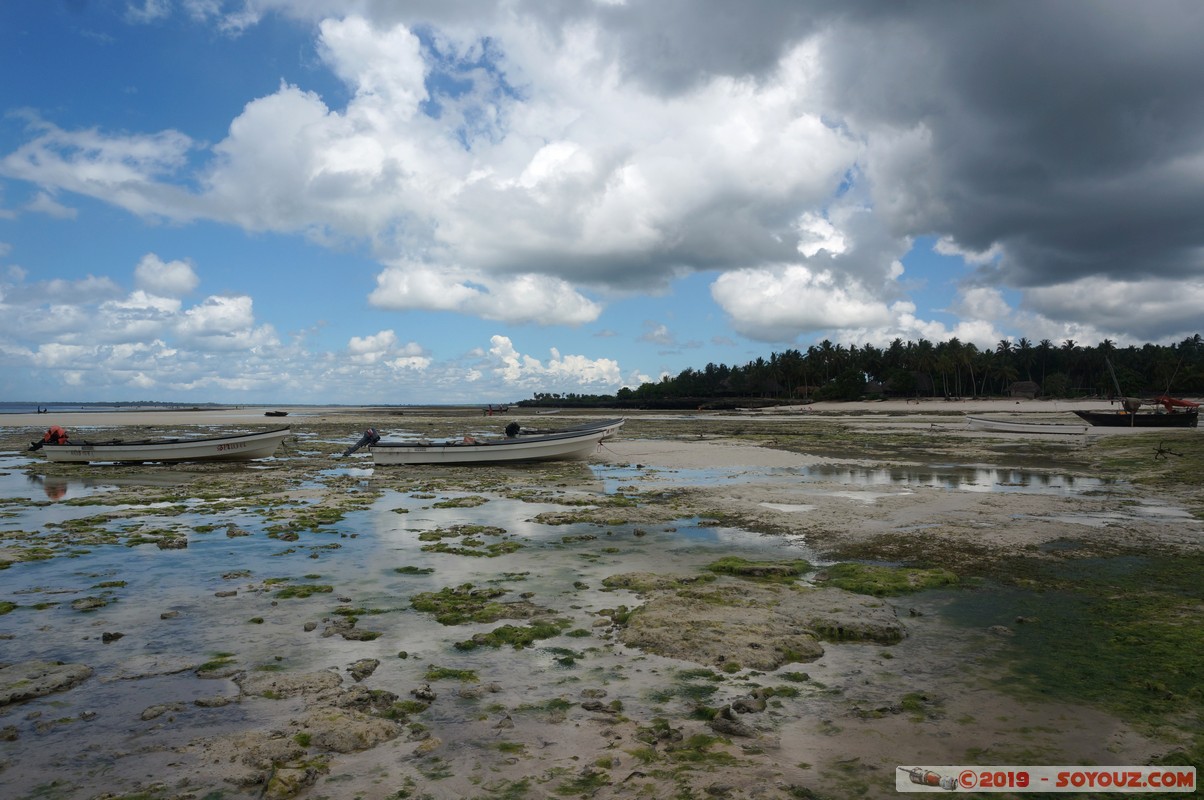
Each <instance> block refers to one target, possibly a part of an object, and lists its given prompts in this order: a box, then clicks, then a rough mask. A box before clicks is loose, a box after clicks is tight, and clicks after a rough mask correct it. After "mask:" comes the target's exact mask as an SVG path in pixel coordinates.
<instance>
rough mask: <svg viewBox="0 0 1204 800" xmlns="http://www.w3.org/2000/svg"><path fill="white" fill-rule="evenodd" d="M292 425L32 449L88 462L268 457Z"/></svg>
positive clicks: (49, 444)
mask: <svg viewBox="0 0 1204 800" xmlns="http://www.w3.org/2000/svg"><path fill="white" fill-rule="evenodd" d="M290 433H291V430H290V428H288V427H284V428H276V429H273V430H269V431H257V432H255V433H238V434H231V435H228V436H204V437H197V438H175V439H143V440H138V441H135V440H126V439H112V440H110V441H103V442H102V441H97V442H89V441H77V440H74V439H71V438H68V440H67V441H66V442H60V443H54V442H48V441H42V442H34V444H33V445H32V446H31V447H30V448H29V449H30V450H42V451H43V452H45V453H46V460H47V461H67V462H77V463H88V462H94V461H103V462H115V463H124V464H131V463H132V464H137V463H143V462H151V461H153V462H175V461H250V460H252V459H256V458H267V457H268V456H270V455H272V454H273V453H275V452H276V448H278V447H279V446H280V443H281V442H283V441H284V440H285V439H286V438H288V436H289V434H290Z"/></svg>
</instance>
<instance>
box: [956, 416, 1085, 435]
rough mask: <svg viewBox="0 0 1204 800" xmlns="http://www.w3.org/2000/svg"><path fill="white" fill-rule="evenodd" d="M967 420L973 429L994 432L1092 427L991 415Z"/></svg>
mask: <svg viewBox="0 0 1204 800" xmlns="http://www.w3.org/2000/svg"><path fill="white" fill-rule="evenodd" d="M966 422H967V423H968V424H969V426H970V428H971V429H972V430H976V431H992V432H994V433H1058V434H1071V435H1075V434H1084V433H1086V432H1087V431H1088V430H1090V429H1091V426H1090V425H1080V424H1076V423H1057V422H1024V421H1022V420H1015V419H990V418H989V417H969V416H968V417H966Z"/></svg>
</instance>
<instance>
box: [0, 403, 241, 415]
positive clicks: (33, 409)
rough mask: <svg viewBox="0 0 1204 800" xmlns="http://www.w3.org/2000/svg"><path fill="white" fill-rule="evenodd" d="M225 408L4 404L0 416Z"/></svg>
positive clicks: (214, 406) (172, 404) (122, 404)
mask: <svg viewBox="0 0 1204 800" xmlns="http://www.w3.org/2000/svg"><path fill="white" fill-rule="evenodd" d="M152 408H153V409H169V410H170V409H181V408H226V406H219V405H215V404H213V403H199V404H198V403H4V402H0V414H36V413H38V411H39V410H44V411H46V412H47V413H49V414H53V413H54V412H56V411H142V410H147V409H152Z"/></svg>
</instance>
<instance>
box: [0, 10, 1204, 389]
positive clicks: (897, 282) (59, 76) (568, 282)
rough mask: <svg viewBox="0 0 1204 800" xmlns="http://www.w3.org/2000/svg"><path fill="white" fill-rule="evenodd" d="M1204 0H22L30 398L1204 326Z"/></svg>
mask: <svg viewBox="0 0 1204 800" xmlns="http://www.w3.org/2000/svg"><path fill="white" fill-rule="evenodd" d="M1201 41H1204V4H1201V3H1199V2H1197V0H1184V1H1183V2H1175V1H1172V0H1146V1H1145V2H1141V3H1135V2H1130V0H1123V1H1122V0H1060V2H1057V3H1049V2H1044V0H1007V2H1004V1H1003V0H995V1H994V2H990V1H988V2H974V3H967V2H954V1H952V0H950V1H949V2H941V1H940V0H926V1H925V2H909V0H883V1H882V2H858V0H831V1H830V2H824V1H820V0H815V1H814V2H806V1H804V0H780V1H775V0H750V2H746V3H745V2H741V3H734V2H729V0H689V2H687V1H686V0H626V2H624V0H500V1H499V0H490V1H485V0H480V1H477V0H464V1H463V2H454V3H449V2H446V1H445V0H408V1H407V2H398V1H396V0H44V1H43V2H19V1H10V2H0V76H3V77H2V79H0V400H8V401H37V402H56V401H58V402H71V401H137V400H149V401H165V402H168V401H170V402H222V403H265V404H283V403H315V404H323V403H346V404H378V403H389V404H426V403H449V404H459V403H494V402H514V401H517V400H522V399H526V398H531V397H533V396H534V394H535V393H580V394H613V393H615V392H617V391H618V390H619V389H621V388H623V387H629V388H636V387H638V386H639V385H640V384H642V383H646V382H656V381H659V380H661V379H662V378H663V377H665V376H675V375H677V374H678V373H680V372H681V371H682V370H684V369H686V368H695V369H702V368H704V367H705V366H706V365H707V364H708V363H714V364H727V365H729V366H736V365H743V364H746V363H748V362H750V361H752V360H755V359H756V358H758V357H768V356H769V355H770V354H771V353H774V352H779V353H780V352H783V351H785V350H787V349H792V348H793V349H798V350H801V351H803V352H806V350H807V348H808V347H811V346H814V345H817V344H818V343H820V342H822V341H824V340H827V341H830V342H833V343H838V344H843V345H846V346H848V345H858V346H861V345H864V344H867V343H868V344H874V345H877V346H886V345H888V344H889V343H890V342H891V341H892V340H894V339H896V338H899V339H902V340H903V341H905V342H906V341H918V340H920V339H928V340H930V341H933V342H939V341H945V340H948V339H950V338H952V337H957V338H958V339H960V340H961V341H963V342H972V343H974V344H976V345H977V346H978V347H980V348H989V349H994V348H995V347H996V345H997V344H998V343H999V342H1000V341H1003V340H1008V341H1012V342H1015V341H1018V340H1019V339H1020V338H1021V337H1025V338H1028V339H1029V340H1030V341H1031V342H1034V343H1036V342H1039V341H1041V340H1042V339H1049V340H1051V341H1053V342H1055V343H1057V344H1061V343H1062V342H1064V341H1065V340H1067V339H1072V340H1074V341H1076V342H1079V343H1082V344H1092V345H1094V344H1097V343H1099V342H1100V341H1103V340H1105V339H1108V340H1111V341H1112V342H1114V343H1116V344H1118V345H1121V346H1124V345H1129V344H1138V345H1140V344H1143V343H1146V342H1153V343H1160V344H1169V343H1174V342H1178V341H1181V340H1182V339H1184V338H1186V337H1189V336H1192V335H1194V334H1197V333H1200V332H1201V331H1202V330H1204V213H1202V212H1204V81H1202V80H1201V76H1202V75H1204V47H1201V46H1200V42H1201Z"/></svg>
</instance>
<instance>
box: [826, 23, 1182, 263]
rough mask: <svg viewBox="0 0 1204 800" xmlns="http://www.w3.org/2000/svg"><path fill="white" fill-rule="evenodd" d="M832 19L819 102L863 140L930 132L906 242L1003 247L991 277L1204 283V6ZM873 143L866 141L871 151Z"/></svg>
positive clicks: (896, 188) (909, 194)
mask: <svg viewBox="0 0 1204 800" xmlns="http://www.w3.org/2000/svg"><path fill="white" fill-rule="evenodd" d="M909 8H910V12H909V13H908V14H906V15H899V14H890V15H882V16H874V15H861V16H860V17H858V18H857V19H856V20H854V19H852V18H846V19H844V20H842V21H841V22H839V23H837V24H835V25H834V26H833V27H832V29H831V35H830V37H829V38H828V39H827V41H826V43H825V46H824V56H823V61H824V65H825V71H824V74H825V76H826V80H827V85H826V87H825V88H826V92H827V100H828V103H829V104H830V105H831V107H833V108H834V109H839V110H840V111H841V112H842V113H843V114H844V115H845V116H846V118H847V119H848V120H849V121H850V123H851V125H852V127H853V129H854V130H857V131H860V132H862V133H864V134H866V135H868V136H869V137H870V141H871V142H873V141H874V140H875V138H876V137H881V136H882V135H883V134H884V133H886V132H890V131H903V130H907V129H914V128H916V127H920V126H922V127H923V128H924V129H925V130H926V131H927V132H928V134H929V135H930V137H931V140H930V141H931V152H932V153H933V154H934V155H935V157H936V161H935V165H934V166H933V167H932V168H930V169H929V168H926V169H924V170H923V171H922V172H917V173H916V174H914V175H913V177H914V178H915V180H916V183H914V184H912V185H892V186H889V187H885V190H886V191H890V192H893V193H903V195H904V197H905V198H906V199H907V200H911V201H912V202H910V203H908V202H896V203H895V204H894V205H895V207H898V208H903V209H907V210H909V211H913V212H914V210H915V209H916V208H924V209H927V212H926V213H924V214H921V215H919V216H918V217H917V216H915V215H914V214H913V215H911V216H907V217H906V219H907V222H906V224H905V225H904V226H903V227H905V228H906V229H905V230H901V231H900V232H904V233H910V234H923V233H937V234H948V235H951V236H952V237H953V238H954V239H956V241H957V242H958V243H959V244H960V245H962V246H963V247H965V248H967V249H970V250H978V251H983V250H986V249H988V248H989V247H990V246H991V244H992V243H996V242H997V243H1000V244H1002V245H1004V247H1005V253H1006V255H1005V258H1004V259H1003V261H1002V262H1001V263H1000V264H999V265H998V266H997V267H993V268H991V269H994V270H997V271H998V272H997V274H996V275H995V276H994V277H995V279H997V280H1002V281H1003V282H1005V283H1008V284H1011V285H1015V286H1034V285H1044V284H1049V283H1055V282H1061V281H1067V280H1073V279H1075V278H1079V277H1082V276H1084V275H1089V274H1101V273H1102V274H1107V275H1109V276H1110V277H1113V278H1127V279H1132V278H1137V277H1145V276H1159V275H1161V276H1172V277H1184V276H1197V277H1199V276H1200V275H1201V274H1204V261H1202V260H1201V255H1200V253H1201V250H1200V248H1201V245H1204V225H1202V224H1201V223H1200V219H1201V212H1202V211H1204V180H1201V179H1202V178H1204V90H1202V88H1201V87H1202V86H1204V84H1202V82H1201V77H1202V76H1204V47H1201V41H1202V40H1204V5H1202V4H1200V3H1196V2H1160V1H1155V2H1145V3H1127V2H1059V3H1044V2H1040V3H1037V2H1018V3H1017V2H1008V3H994V4H986V3H952V4H923V5H916V6H911V7H909ZM871 146H872V145H871Z"/></svg>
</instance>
